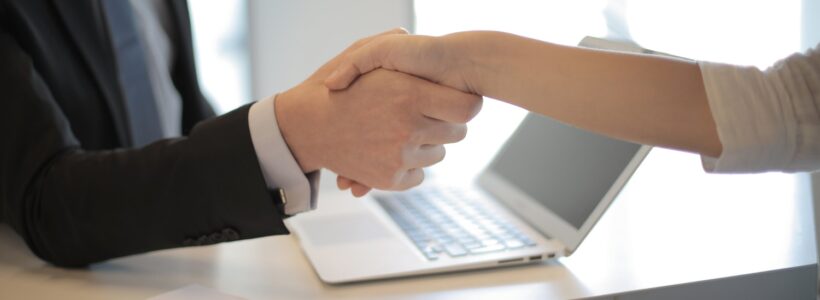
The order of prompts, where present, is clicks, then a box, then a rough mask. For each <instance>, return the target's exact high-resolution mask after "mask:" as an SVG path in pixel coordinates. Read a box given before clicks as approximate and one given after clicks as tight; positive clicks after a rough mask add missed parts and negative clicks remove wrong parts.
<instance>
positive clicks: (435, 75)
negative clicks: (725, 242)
mask: <svg viewBox="0 0 820 300" xmlns="http://www.w3.org/2000/svg"><path fill="white" fill-rule="evenodd" d="M378 67H382V68H387V69H393V70H398V71H402V72H406V73H410V74H414V75H417V76H420V77H424V78H427V79H430V80H432V81H436V82H439V83H441V84H444V85H448V86H451V87H454V88H458V89H461V90H464V91H469V92H473V93H476V94H479V95H484V96H488V97H492V98H496V99H499V100H503V101H506V102H509V103H511V104H514V105H517V106H521V107H523V108H525V109H528V110H530V111H533V112H537V113H540V114H543V115H546V116H549V117H552V118H555V119H557V120H560V121H563V122H566V123H569V124H572V125H575V126H577V127H580V128H584V129H587V130H590V131H594V132H599V133H602V134H605V135H608V136H612V137H615V138H620V139H625V140H630V141H633V142H638V143H643V144H651V145H658V146H662V147H668V148H674V149H680V150H685V151H690V152H696V153H700V154H704V155H708V156H713V157H717V156H719V155H720V153H721V144H720V141H719V139H718V135H717V131H716V129H715V122H714V120H713V119H712V114H711V112H710V109H709V103H708V101H707V97H706V93H705V91H704V86H703V80H702V78H701V74H700V69H699V68H698V65H697V64H696V63H693V62H688V61H683V60H677V59H670V58H663V57H657V56H648V55H636V54H626V53H617V52H609V51H600V50H591V49H584V48H577V47H566V46H560V45H555V44H550V43H546V42H541V41H537V40H532V39H528V38H524V37H520V36H515V35H512V34H507V33H501V32H487V31H474V32H462V33H456V34H451V35H447V36H443V37H425V36H387V37H384V38H383V39H380V40H377V41H374V42H372V43H371V44H368V45H366V46H365V47H363V48H361V49H360V50H359V51H358V52H357V53H354V54H352V55H350V56H349V58H348V60H347V61H346V62H344V63H343V64H342V65H341V67H340V68H339V69H338V70H337V72H336V73H335V74H334V75H332V76H331V77H329V78H328V80H327V81H326V84H327V85H328V87H330V88H333V89H338V88H344V87H346V86H347V85H348V84H349V83H350V82H352V80H353V79H355V78H356V77H357V76H358V75H359V74H361V73H365V72H368V71H370V70H372V69H374V68H378Z"/></svg>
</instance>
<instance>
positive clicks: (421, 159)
mask: <svg viewBox="0 0 820 300" xmlns="http://www.w3.org/2000/svg"><path fill="white" fill-rule="evenodd" d="M446 154H447V150H446V149H444V146H443V145H421V146H420V147H419V148H418V149H417V150H415V151H414V153H413V155H412V158H411V159H410V161H408V162H407V166H408V167H410V168H424V167H429V166H432V165H435V164H437V163H439V162H441V161H442V160H444V156H445V155H446Z"/></svg>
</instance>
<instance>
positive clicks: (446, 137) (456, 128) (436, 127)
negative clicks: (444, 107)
mask: <svg viewBox="0 0 820 300" xmlns="http://www.w3.org/2000/svg"><path fill="white" fill-rule="evenodd" d="M424 122H426V124H425V126H424V127H423V128H422V129H421V132H420V133H419V135H418V138H417V140H416V142H417V143H418V144H421V145H425V144H430V145H443V144H452V143H457V142H460V141H461V140H463V139H464V138H465V137H466V136H467V125H466V124H462V123H449V122H445V121H441V120H436V119H433V118H429V117H425V120H424Z"/></svg>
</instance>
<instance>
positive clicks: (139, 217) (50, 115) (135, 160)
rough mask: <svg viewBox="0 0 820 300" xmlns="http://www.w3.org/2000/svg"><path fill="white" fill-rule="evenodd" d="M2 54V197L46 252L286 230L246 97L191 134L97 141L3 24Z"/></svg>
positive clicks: (123, 251)
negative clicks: (88, 140) (93, 143)
mask: <svg viewBox="0 0 820 300" xmlns="http://www.w3.org/2000/svg"><path fill="white" fill-rule="evenodd" d="M0 65H3V68H2V70H0V90H2V91H3V100H2V101H0V136H2V137H3V139H4V140H5V141H6V143H5V144H4V146H3V147H0V204H2V206H3V209H2V212H3V214H4V216H3V217H4V219H5V221H6V222H8V223H9V224H10V225H11V226H12V227H13V228H14V229H15V230H16V231H17V232H18V233H19V234H20V235H22V236H23V237H24V239H25V240H26V242H27V244H28V245H29V246H30V247H31V249H32V251H34V253H35V254H37V255H38V256H39V257H41V258H42V259H44V260H46V261H49V262H51V263H54V264H56V265H60V266H82V265H86V264H89V263H93V262H97V261H101V260H105V259H108V258H112V257H118V256H124V255H129V254H135V253H141V252H146V251H151V250H157V249H164V248H172V247H180V246H189V245H205V244H212V243H217V242H221V241H228V240H235V239H246V238H253V237H259V236H265V235H271V234H284V233H287V230H286V228H285V227H284V225H283V224H282V217H281V214H280V212H279V211H278V210H277V206H276V203H277V201H279V199H278V198H277V197H276V196H275V195H271V193H269V191H268V189H267V188H266V186H265V183H264V180H263V178H262V174H261V171H260V170H259V164H258V161H257V159H256V155H255V152H254V149H253V145H252V143H251V139H250V136H249V132H248V121H247V115H248V107H247V106H246V107H243V108H240V109H238V110H236V111H234V112H232V113H229V114H227V115H224V116H222V117H219V118H215V119H212V120H209V121H206V122H202V123H200V124H199V125H197V126H196V127H195V128H194V129H193V130H192V132H191V133H190V135H189V136H188V137H184V138H179V139H171V140H163V141H159V142H156V143H154V144H151V145H149V146H147V147H145V148H141V149H129V150H112V151H94V152H89V151H84V150H83V149H82V145H81V144H79V142H78V141H77V139H76V138H75V137H74V136H73V133H72V132H71V126H70V124H69V122H68V120H67V119H66V118H65V116H64V115H63V114H62V112H61V110H60V108H59V106H58V105H57V104H56V102H55V100H54V98H53V97H52V95H51V93H50V90H49V88H48V86H47V85H46V84H45V83H44V81H43V80H42V79H41V77H40V75H39V74H38V73H37V71H36V68H35V66H34V65H33V63H32V61H31V60H30V58H29V57H28V56H27V55H26V54H25V52H24V51H22V50H21V49H20V47H19V46H18V45H17V44H16V42H15V40H14V39H13V38H12V37H11V36H10V35H8V34H6V33H5V32H0Z"/></svg>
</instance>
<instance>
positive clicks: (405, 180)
mask: <svg viewBox="0 0 820 300" xmlns="http://www.w3.org/2000/svg"><path fill="white" fill-rule="evenodd" d="M422 181H424V171H422V169H419V168H415V169H410V170H407V172H405V173H404V175H403V176H402V178H401V180H399V183H398V184H396V186H394V187H393V189H395V190H397V191H403V190H406V189H409V188H412V187H414V186H417V185H419V184H421V183H422Z"/></svg>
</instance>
